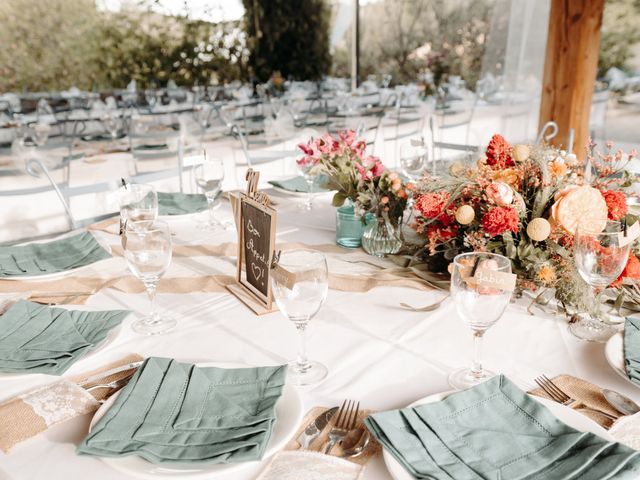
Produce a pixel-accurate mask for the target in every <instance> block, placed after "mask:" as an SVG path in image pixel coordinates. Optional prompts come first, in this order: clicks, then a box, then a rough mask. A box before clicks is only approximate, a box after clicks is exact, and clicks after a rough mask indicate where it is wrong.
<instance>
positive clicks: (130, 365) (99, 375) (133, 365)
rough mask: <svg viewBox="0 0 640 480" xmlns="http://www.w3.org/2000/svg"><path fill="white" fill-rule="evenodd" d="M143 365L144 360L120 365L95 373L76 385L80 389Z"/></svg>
mask: <svg viewBox="0 0 640 480" xmlns="http://www.w3.org/2000/svg"><path fill="white" fill-rule="evenodd" d="M143 363H144V360H140V361H139V362H132V363H127V364H126V365H120V366H119V367H115V368H112V369H111V370H107V371H106V372H100V373H96V374H95V375H91V376H90V377H89V378H87V379H86V380H84V381H83V382H81V383H78V386H80V387H82V386H84V385H88V384H90V383H93V382H95V381H96V380H100V379H101V378H106V377H108V376H110V375H115V374H116V373H120V372H125V371H127V370H132V369H134V368H138V367H139V366H140V365H142V364H143Z"/></svg>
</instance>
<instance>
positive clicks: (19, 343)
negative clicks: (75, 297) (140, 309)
mask: <svg viewBox="0 0 640 480" xmlns="http://www.w3.org/2000/svg"><path fill="white" fill-rule="evenodd" d="M129 313H130V312H128V311H126V310H110V311H98V312H81V311H74V310H65V309H63V308H51V307H48V306H45V305H39V304H37V303H33V302H29V301H26V300H20V301H18V302H16V303H15V304H14V305H13V306H11V308H9V310H7V311H6V312H5V313H4V314H3V315H2V316H0V372H4V373H47V374H50V375H61V374H62V373H64V372H65V371H66V370H67V369H68V368H69V367H70V366H71V365H72V364H73V363H75V362H76V361H77V360H78V359H79V358H80V357H82V356H83V355H84V354H86V353H87V352H88V351H90V350H91V349H92V348H94V347H95V346H96V345H97V344H99V343H100V342H102V341H103V340H104V339H105V338H106V337H107V335H108V333H109V332H110V331H111V330H112V329H113V328H115V327H116V326H117V325H119V324H120V323H122V320H123V319H124V318H125V317H126V316H127V315H128V314H129Z"/></svg>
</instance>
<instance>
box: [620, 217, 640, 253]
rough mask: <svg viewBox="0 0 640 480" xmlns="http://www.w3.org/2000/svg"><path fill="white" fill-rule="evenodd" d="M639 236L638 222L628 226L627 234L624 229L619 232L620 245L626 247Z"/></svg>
mask: <svg viewBox="0 0 640 480" xmlns="http://www.w3.org/2000/svg"><path fill="white" fill-rule="evenodd" d="M638 237H640V223H638V222H636V223H634V224H633V225H631V226H630V227H629V228H627V232H626V235H625V232H624V231H622V232H619V233H618V246H620V247H624V246H626V245H628V244H630V243H633V241H634V240H635V239H636V238H638Z"/></svg>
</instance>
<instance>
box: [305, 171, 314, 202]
mask: <svg viewBox="0 0 640 480" xmlns="http://www.w3.org/2000/svg"><path fill="white" fill-rule="evenodd" d="M305 180H306V181H307V201H306V203H305V208H306V209H307V210H311V209H312V208H313V179H309V178H305Z"/></svg>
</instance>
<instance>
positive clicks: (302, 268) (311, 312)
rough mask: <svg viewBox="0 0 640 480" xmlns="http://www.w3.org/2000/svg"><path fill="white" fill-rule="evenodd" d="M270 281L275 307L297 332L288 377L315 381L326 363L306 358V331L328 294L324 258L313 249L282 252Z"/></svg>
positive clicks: (322, 375) (300, 381) (301, 382)
mask: <svg viewBox="0 0 640 480" xmlns="http://www.w3.org/2000/svg"><path fill="white" fill-rule="evenodd" d="M277 269H283V271H284V272H286V274H287V277H288V276H293V280H291V279H289V278H287V277H285V276H283V275H281V274H278V271H277ZM271 285H272V292H273V298H274V299H275V301H276V304H277V305H278V308H279V309H280V311H281V312H282V314H283V315H284V316H285V317H286V318H288V319H289V320H290V321H292V322H293V324H294V325H295V327H296V329H297V330H298V334H299V335H298V336H299V348H298V358H297V360H296V361H295V362H292V363H291V364H290V366H289V378H290V379H292V380H293V382H294V383H295V384H296V385H311V384H314V383H317V382H319V381H320V380H322V379H323V378H325V377H326V376H327V367H325V366H324V365H323V364H321V363H319V362H315V361H310V360H309V359H308V358H307V350H306V341H305V333H306V329H307V326H308V324H309V321H310V320H311V319H312V318H313V317H314V316H315V315H316V314H317V313H318V311H319V310H320V307H321V306H322V304H323V303H324V300H325V299H326V298H327V290H328V288H329V279H328V272H327V260H326V259H325V257H324V255H323V254H322V253H320V252H317V251H313V250H290V251H286V252H282V253H281V255H280V258H279V260H278V267H276V270H274V271H273V273H272V275H271Z"/></svg>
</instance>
